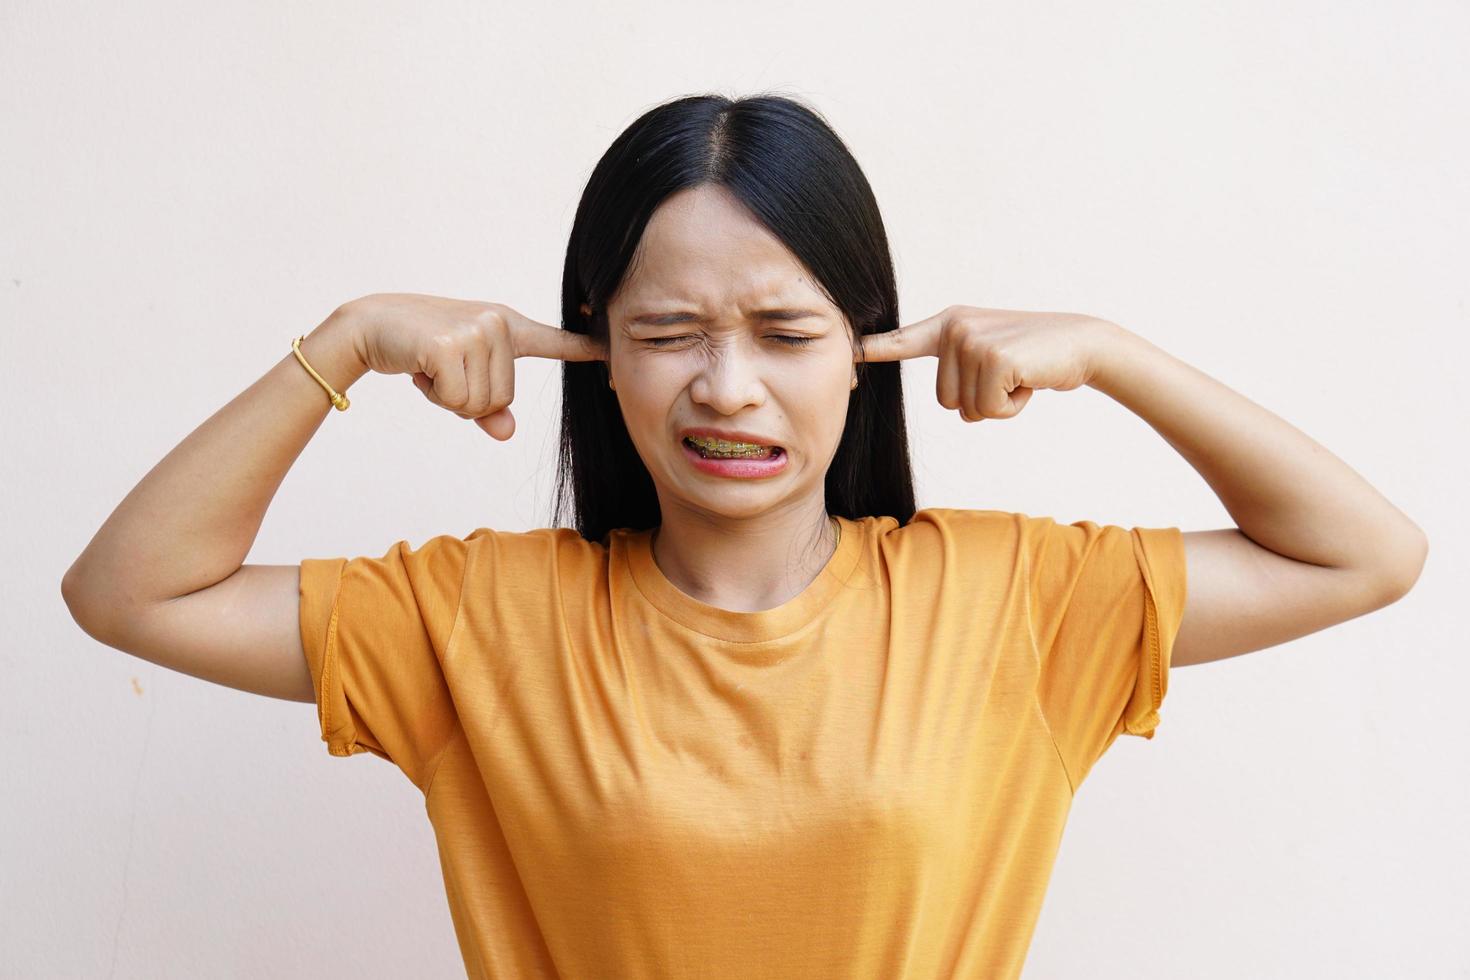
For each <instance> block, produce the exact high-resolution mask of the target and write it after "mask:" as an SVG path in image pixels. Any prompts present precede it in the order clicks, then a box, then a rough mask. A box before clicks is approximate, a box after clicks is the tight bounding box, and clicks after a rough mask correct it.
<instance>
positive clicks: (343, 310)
mask: <svg viewBox="0 0 1470 980" xmlns="http://www.w3.org/2000/svg"><path fill="white" fill-rule="evenodd" d="M362 328H363V320H362V311H361V309H360V308H358V307H354V306H353V305H352V304H351V303H344V304H343V305H341V306H339V307H337V309H335V310H333V311H332V313H331V314H330V315H329V316H328V317H327V318H326V319H325V320H323V321H322V322H321V323H320V324H318V325H317V327H316V329H315V330H313V331H312V332H311V333H309V334H307V335H306V339H304V340H302V341H301V354H302V356H303V357H305V358H306V360H307V362H308V363H309V364H310V365H311V367H312V370H314V371H316V373H318V374H320V375H321V376H322V379H323V380H325V381H326V382H327V384H329V385H331V386H332V389H333V390H334V391H336V392H338V393H339V394H340V393H341V392H344V391H346V390H347V389H348V388H349V387H350V386H351V385H352V383H353V382H355V381H356V380H357V379H358V378H360V377H362V376H363V375H364V374H368V373H369V372H370V371H371V370H372V369H371V368H370V367H368V363H367V358H366V356H365V354H364V347H363V343H362V338H363V329H362Z"/></svg>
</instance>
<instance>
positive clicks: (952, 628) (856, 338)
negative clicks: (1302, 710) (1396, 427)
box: [64, 96, 1426, 978]
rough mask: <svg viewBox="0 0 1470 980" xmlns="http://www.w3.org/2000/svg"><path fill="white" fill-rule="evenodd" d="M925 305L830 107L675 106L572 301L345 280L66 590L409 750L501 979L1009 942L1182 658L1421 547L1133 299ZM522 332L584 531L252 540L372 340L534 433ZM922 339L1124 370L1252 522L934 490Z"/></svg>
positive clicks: (965, 970)
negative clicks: (525, 416)
mask: <svg viewBox="0 0 1470 980" xmlns="http://www.w3.org/2000/svg"><path fill="white" fill-rule="evenodd" d="M897 307H898V303H897V294H896V288H895V283H894V274H893V268H892V264H891V261H890V256H889V251H888V244H887V239H886V236H885V233H884V229H883V223H882V221H881V220H880V217H879V212H878V208H877V205H876V203H875V202H874V199H873V196H872V194H871V192H870V190H869V187H868V184H867V182H866V181H865V179H864V178H863V175H862V173H861V171H860V169H859V168H858V165H857V164H856V162H855V161H854V160H853V158H852V157H851V155H850V154H849V153H848V151H847V150H846V148H845V147H844V145H843V144H842V142H841V141H840V139H839V138H838V137H837V136H836V135H835V134H834V133H833V132H832V130H831V129H830V128H829V127H828V126H827V125H826V123H825V122H824V121H823V120H822V119H821V118H820V117H819V116H818V115H817V114H816V113H815V112H814V111H812V110H810V109H809V108H807V107H805V106H802V105H800V104H799V103H796V102H794V101H792V100H789V99H785V98H779V97H756V98H748V99H742V100H739V101H731V100H729V99H725V98H721V97H715V96H705V97H690V98H684V99H679V100H677V101H674V102H670V103H667V104H664V105H662V106H659V107H656V108H655V109H653V110H651V111H649V112H648V113H646V114H645V115H643V116H642V117H641V118H639V119H638V120H637V121H636V122H635V123H634V124H633V125H632V126H630V127H629V128H628V129H627V130H626V131H625V132H624V133H622V134H621V135H620V136H619V137H618V138H617V140H616V141H615V142H614V143H613V145H612V146H611V148H610V149H609V150H608V151H607V153H606V154H605V155H604V157H603V158H602V160H601V161H600V162H599V164H598V166H597V168H596V169H595V171H594V172H593V174H592V176H591V178H590V180H589V183H588V186H587V188H586V191H585V193H584V195H583V198H582V201H581V204H580V206H579V208H578V210H577V214H576V218H575V222H574V225H573V228H572V233H571V241H570V244H569V247H568V249H567V255H566V263H565V268H564V278H563V289H562V310H561V314H562V320H563V324H564V326H563V327H562V328H560V329H558V328H556V327H552V326H549V325H546V324H542V323H537V322H535V321H533V320H530V319H528V318H527V317H525V316H523V315H521V314H520V313H518V312H517V311H515V310H513V309H510V308H509V307H507V306H505V305H504V304H500V303H495V302H480V301H469V300H457V299H447V298H442V297H434V296H423V295H417V294H375V295H371V296H366V297H363V298H360V299H357V300H353V301H351V302H349V303H346V304H344V305H343V306H342V307H340V308H339V309H337V310H336V311H334V312H333V313H332V314H331V316H329V317H328V318H327V319H326V320H325V321H324V322H323V323H322V324H321V325H320V326H318V327H317V328H316V329H315V330H313V331H312V333H311V335H310V336H308V337H306V338H304V340H302V342H301V343H300V348H299V352H300V356H298V354H297V351H295V350H293V351H292V352H291V354H289V355H287V356H285V357H283V358H282V360H281V361H280V362H279V363H278V364H276V366H275V367H274V368H272V369H271V370H270V371H269V372H267V373H266V375H265V376H264V377H263V378H261V379H260V380H259V381H257V382H256V383H255V384H254V385H252V386H251V387H250V388H248V389H247V390H246V391H245V392H244V393H243V394H241V395H240V396H239V397H237V398H236V399H235V400H234V401H232V402H230V403H229V404H228V405H227V406H225V407H224V408H223V409H222V410H220V411H219V412H218V413H217V414H216V415H214V416H213V417H211V418H210V419H208V420H207V421H206V422H205V423H204V424H203V425H201V426H200V427H199V428H198V429H197V430H196V431H195V432H193V433H192V434H191V435H190V436H189V437H188V438H187V439H185V440H184V441H183V442H182V443H181V444H180V445H179V446H178V447H177V448H176V449H174V450H173V451H172V452H171V453H170V454H169V455H168V456H167V457H165V458H164V460H163V461H162V462H161V463H160V464H159V465H158V466H156V467H155V468H154V469H153V471H152V472H150V473H149V474H148V475H147V477H146V478H145V479H144V480H143V481H142V482H141V483H140V484H139V485H138V487H137V488H136V489H134V491H133V492H132V493H131V494H129V495H128V497H127V498H126V499H125V500H124V501H123V502H122V504H121V505H120V506H119V507H118V509H117V511H116V512H115V513H114V514H113V515H112V516H111V518H109V520H108V521H107V523H106V524H105V525H104V526H103V527H102V529H101V530H100V531H99V532H98V534H97V536H96V537H95V538H94V539H93V541H92V542H91V544H90V545H89V546H88V548H87V550H86V552H84V553H83V555H82V556H81V557H80V558H79V559H78V561H77V563H76V564H75V565H74V566H73V567H72V569H71V571H70V572H69V573H68V576H67V581H66V582H65V583H64V592H65V594H66V596H67V601H68V603H69V605H70V607H71V608H72V610H73V613H74V615H75V616H76V618H77V620H78V622H79V623H81V624H82V626H83V628H85V629H86V630H87V631H88V632H89V633H90V634H91V635H93V636H95V637H97V638H98V639H99V640H101V641H103V642H105V643H107V644H109V645H112V646H115V647H117V648H119V649H122V650H126V651H128V652H131V653H134V654H136V655H138V656H140V657H144V658H146V659H148V660H150V661H153V662H155V663H158V664H162V665H164V666H167V667H170V668H173V669H176V670H181V671H185V672H187V673H190V674H193V675H195V676H199V677H203V678H206V679H209V680H212V681H216V682H218V683H222V684H227V685H230V686H232V687H236V688H240V689H243V690H248V691H255V692H259V693H261V694H266V695H270V696H274V697H282V698H295V699H299V700H302V701H313V702H315V703H316V704H317V706H318V716H319V721H320V729H321V736H322V738H323V740H324V741H325V742H326V743H327V749H328V751H329V752H331V753H332V754H334V755H339V756H346V755H352V754H356V753H361V752H370V753H373V754H375V755H378V756H381V757H383V758H385V759H388V760H390V761H391V762H393V763H394V764H395V765H397V766H398V767H399V768H400V769H402V771H403V772H404V773H405V774H406V775H407V776H408V778H409V779H411V780H412V781H413V783H414V784H415V785H416V786H417V787H418V788H419V789H420V790H422V792H423V793H424V794H425V800H426V806H427V812H428V814H429V819H430V820H431V821H432V823H433V826H434V830H435V833H436V835H437V839H438V841H439V847H440V855H441V860H442V868H443V872H444V880H445V886H446V889H447V891H448V898H449V906H450V909H451V911H452V914H453V919H454V926H455V929H456V933H457V936H458V939H459V943H460V946H461V950H462V952H463V955H464V961H465V964H466V968H467V970H468V972H469V974H470V975H472V976H476V977H482V976H497V977H551V976H567V977H692V976H706V977H744V976H750V977H843V978H855V977H883V978H892V977H940V976H944V977H949V976H965V977H986V978H1000V977H1014V976H1017V975H1018V974H1019V973H1020V970H1021V964H1022V961H1023V959H1024V957H1025V953H1026V949H1027V946H1028V944H1029V942H1030V939H1031V935H1032V931H1033V928H1034V925H1035V923H1036V919H1037V915H1038V913H1039V911H1040V908H1041V902H1042V898H1043V895H1044V892H1045V889H1046V884H1047V881H1048V877H1049V875H1050V872H1051V868H1052V863H1053V860H1054V857H1055V855H1056V852H1057V848H1058V845H1059V843H1060V839H1061V835H1062V830H1063V826H1064V824H1065V821H1066V818H1067V814H1068V811H1069V808H1070V805H1071V802H1072V799H1073V796H1074V794H1075V793H1076V791H1077V788H1078V787H1079V786H1080V785H1081V783H1082V781H1083V780H1084V779H1085V778H1086V777H1087V775H1088V773H1089V772H1090V770H1091V769H1092V767H1093V766H1094V764H1095V763H1096V762H1097V760H1098V759H1099V758H1100V757H1101V755H1102V754H1103V753H1104V752H1105V751H1106V749H1107V748H1108V747H1109V746H1110V745H1111V744H1112V743H1113V742H1114V741H1115V739H1116V738H1117V736H1118V735H1120V734H1130V735H1137V736H1141V737H1144V738H1152V737H1153V733H1154V729H1155V726H1156V725H1157V724H1158V721H1159V714H1158V712H1159V708H1160V704H1161V702H1162V700H1163V698H1164V695H1165V692H1166V690H1167V685H1168V672H1169V668H1170V666H1171V664H1172V665H1173V666H1182V665H1185V664H1192V663H1200V662H1203V661H1208V660H1216V659H1219V658H1222V657H1229V656H1234V655H1237V654H1242V653H1246V652H1248V651H1252V650H1259V649H1262V648H1264V647H1269V646H1272V645H1275V644H1279V643H1282V642H1285V641H1287V640H1290V639H1293V638H1295V637H1299V636H1303V635H1305V634H1308V633H1311V632H1314V631H1316V630H1320V629H1323V628H1324V627H1327V626H1330V625H1332V624H1335V623H1340V622H1342V621H1344V620H1347V619H1351V618H1353V617H1355V616H1359V615H1362V614H1363V613H1366V612H1368V611H1370V610H1373V609H1377V608H1379V607H1382V606H1384V605H1386V604H1388V603H1390V602H1392V601H1394V600H1395V599H1396V598H1397V597H1399V596H1401V595H1403V594H1404V592H1405V591H1406V590H1407V589H1408V588H1409V587H1410V586H1411V584H1412V583H1413V582H1414V580H1415V578H1416V577H1417V575H1418V572H1419V569H1420V567H1421V565H1422V563H1423V560H1424V557H1425V552H1426V544H1425V538H1424V535H1423V533H1422V532H1421V531H1420V530H1419V528H1418V527H1417V526H1416V525H1415V524H1414V523H1413V522H1412V521H1410V520H1409V519H1408V518H1407V517H1406V516H1405V515H1404V514H1402V513H1401V512H1400V511H1398V510H1397V509H1396V508H1394V507H1393V505H1391V504H1390V503H1389V502H1388V501H1387V500H1385V499H1384V498H1383V497H1382V496H1381V495H1379V494H1378V493H1377V492H1376V491H1375V490H1374V489H1373V488H1372V487H1370V486H1369V485H1368V484H1367V483H1365V482H1364V481H1363V480H1362V479H1361V478H1360V477H1359V476H1358V475H1357V474H1356V473H1354V472H1353V471H1352V470H1351V469H1349V468H1348V467H1347V466H1346V465H1345V464H1344V463H1343V462H1341V461H1340V460H1338V459H1337V458H1335V457H1334V456H1332V455H1331V454H1330V453H1328V452H1327V451H1326V450H1325V449H1323V448H1322V447H1321V446H1319V445H1317V444H1316V443H1315V442H1313V441H1312V440H1310V439H1309V438H1307V437H1306V436H1305V435H1303V434H1302V433H1300V432H1298V431H1297V430H1296V429H1294V428H1292V427H1291V426H1290V425H1288V424H1287V423H1286V422H1284V421H1282V420H1281V419H1279V418H1277V417H1275V416H1273V415H1272V414H1270V413H1269V412H1267V411H1266V410H1265V409H1263V408H1261V407H1259V406H1257V405H1255V404H1253V403H1252V402H1250V401H1248V400H1247V399H1245V398H1243V397H1241V396H1240V395H1238V394H1236V393H1235V392H1233V391H1231V390H1230V389H1229V388H1227V387H1225V386H1224V385H1222V384H1220V383H1218V382H1217V381H1214V380H1213V379H1211V378H1210V377H1208V376H1206V375H1204V374H1202V373H1200V372H1199V371H1197V370H1195V369H1194V368H1192V367H1190V366H1188V365H1186V364H1184V363H1182V362H1180V361H1178V360H1176V359H1174V358H1173V357H1171V356H1170V355H1168V354H1167V353H1165V352H1164V351H1162V350H1160V349H1159V348H1157V347H1155V346H1153V345H1151V344H1150V343H1148V342H1147V341H1145V340H1143V339H1142V338H1141V337H1138V336H1137V335H1134V334H1132V333H1130V332H1129V331H1128V330H1126V329H1124V328H1123V327H1121V326H1119V325H1117V324H1114V323H1110V322H1107V321H1105V320H1102V319H1099V318H1097V317H1092V316H1086V315H1082V314H1063V313H1028V312H1022V311H1016V310H996V309H980V308H976V307H972V306H966V305H956V306H951V307H949V308H947V309H945V310H943V311H941V312H939V313H937V314H935V315H933V316H930V317H928V318H927V319H922V320H919V321H917V322H913V323H910V324H908V325H906V326H902V327H900V326H899V321H898V311H897ZM525 356H531V357H553V358H559V359H561V360H563V361H565V364H564V365H563V405H562V435H561V457H560V461H561V464H562V466H561V470H560V478H561V483H560V486H559V491H558V495H557V502H556V510H557V515H555V516H556V518H557V519H559V518H561V517H563V516H565V515H566V514H568V513H569V514H570V518H571V524H572V526H570V527H569V526H560V525H559V526H554V527H544V528H539V529H536V530H531V531H524V532H510V531H497V530H492V529H487V528H479V529H477V530H475V531H474V532H473V533H471V534H469V535H467V536H463V537H460V536H456V535H449V534H446V535H440V536H438V537H434V538H432V539H430V540H428V541H427V542H425V543H423V544H422V546H420V547H418V548H413V547H410V546H409V544H408V542H406V541H399V542H398V543H397V544H396V545H395V546H394V547H393V548H391V549H389V551H388V552H387V553H386V554H384V555H383V556H382V557H380V558H374V557H358V558H353V559H351V560H347V559H343V558H330V559H305V560H303V561H302V562H301V563H300V565H299V566H295V565H288V566H264V565H242V564H241V563H242V561H243V559H244V557H245V555H246V554H247V553H248V552H249V549H250V545H251V543H252V541H253V539H254V536H255V533H256V530H257V529H258V527H259V526H260V523H261V520H262V518H263V517H264V514H265V511H266V508H267V507H268V505H269V503H270V501H271V498H272V496H273V494H274V493H275V490H276V488H277V487H278V486H279V485H280V483H281V480H282V479H283V478H284V477H285V475H286V472H287V471H288V469H289V468H290V466H291V463H292V462H293V461H294V460H295V459H296V457H297V456H298V455H299V454H300V452H301V451H302V449H303V448H304V447H305V445H306V444H307V442H308V441H309V440H310V438H311V436H312V434H313V433H314V432H315V431H316V429H317V427H318V426H319V425H320V424H321V422H322V419H323V418H324V417H325V415H326V413H327V412H328V411H329V409H330V407H331V405H332V404H333V396H339V395H340V393H341V392H342V391H345V390H346V389H347V388H348V387H350V386H351V384H352V383H353V382H354V381H356V380H357V379H358V378H359V377H361V376H362V375H363V374H365V373H367V372H369V371H374V372H378V373H383V374H411V375H412V376H413V380H414V383H415V384H416V385H417V386H418V388H419V390H420V391H422V392H423V394H424V395H425V396H426V397H427V398H428V399H429V400H430V401H431V402H433V403H434V404H436V405H438V406H440V407H442V408H444V409H447V410H449V411H452V412H454V413H455V414H456V415H458V416H460V417H461V418H465V419H472V420H474V422H475V424H477V425H478V426H480V427H481V428H483V429H484V430H485V431H486V432H487V433H488V434H490V435H491V436H493V437H495V438H497V439H507V438H510V437H511V435H512V433H513V431H514V427H515V422H514V419H513V417H512V415H511V412H510V408H509V406H510V404H511V401H512V396H513V389H514V359H515V358H517V357H525ZM915 357H933V358H937V363H938V386H937V395H938V400H939V402H940V404H942V405H943V406H945V407H946V408H951V409H955V410H957V411H959V412H960V414H961V416H962V417H963V418H964V419H966V420H967V421H980V420H982V419H1006V418H1010V417H1012V416H1014V415H1016V414H1017V413H1018V412H1020V411H1021V410H1022V409H1023V408H1024V407H1025V405H1026V404H1027V402H1028V400H1029V399H1030V397H1031V395H1032V392H1033V391H1035V390H1036V389H1038V388H1052V389H1057V390H1063V391H1065V390H1071V389H1074V388H1077V387H1079V386H1082V385H1091V386H1092V387H1094V388H1097V389H1098V390H1101V391H1103V392H1105V393H1107V394H1108V395H1109V396H1111V397H1113V398H1114V399H1116V400H1118V401H1119V402H1120V403H1122V404H1123V405H1125V406H1127V407H1128V408H1129V409H1131V410H1132V411H1134V412H1135V413H1137V414H1138V415H1139V416H1140V417H1141V418H1142V419H1143V420H1144V421H1145V422H1147V423H1148V424H1149V425H1151V426H1152V427H1153V428H1154V429H1155V430H1156V431H1158V433H1159V434H1160V435H1161V436H1163V438H1164V439H1166V440H1167V441H1168V442H1169V444H1170V445H1171V446H1173V447H1174V448H1175V449H1176V450H1177V451H1178V452H1179V453H1180V454H1181V455H1182V456H1183V457H1184V458H1185V459H1186V460H1188V462H1189V463H1190V464H1191V465H1193V466H1194V467H1195V468H1196V469H1197V470H1198V471H1199V473H1200V475H1201V476H1202V477H1203V478H1204V479H1205V480H1206V481H1207V482H1208V483H1209V485H1210V487H1211V488H1212V489H1213V490H1214V491H1215V492H1216V493H1217V494H1218V495H1219V497H1220V500H1221V502H1222V503H1223V504H1224V505H1225V507H1226V508H1227V509H1228V510H1229V512H1230V514H1231V515H1232V517H1233V518H1234V519H1235V520H1236V521H1237V522H1238V524H1239V526H1238V527H1237V528H1231V529H1225V530H1212V531H1199V532H1190V533H1181V532H1180V530H1179V529H1178V528H1177V527H1153V528H1137V527H1135V528H1124V527H1120V526H1115V525H1103V526H1100V525H1098V524H1097V523H1094V522H1092V521H1079V522H1077V523H1075V524H1059V523H1058V522H1056V521H1055V520H1053V519H1051V518H1047V517H1032V516H1029V515H1026V514H1019V513H1008V512H1002V511H994V510H961V509H951V508H930V509H924V510H918V511H916V510H915V505H914V494H913V486H912V479H911V476H910V470H909V463H908V456H907V441H906V436H905V427H904V413H903V400H902V388H901V384H900V370H899V369H900V364H899V362H900V361H902V360H904V359H907V358H915ZM337 401H338V404H339V405H341V406H342V407H345V400H343V399H340V398H338V399H337ZM1186 586H1187V587H1186Z"/></svg>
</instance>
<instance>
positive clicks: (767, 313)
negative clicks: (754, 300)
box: [628, 307, 822, 327]
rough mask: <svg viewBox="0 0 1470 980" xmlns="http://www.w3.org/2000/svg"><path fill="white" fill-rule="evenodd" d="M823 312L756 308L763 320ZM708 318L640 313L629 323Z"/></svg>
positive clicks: (665, 323) (657, 323)
mask: <svg viewBox="0 0 1470 980" xmlns="http://www.w3.org/2000/svg"><path fill="white" fill-rule="evenodd" d="M821 315H822V314H820V313H818V312H816V311H815V310H801V309H788V308H784V307H783V308H780V309H772V310H756V312H755V316H756V317H757V318H758V319H761V320H803V319H806V318H807V317H820V316H821ZM705 319H706V318H705V317H701V316H700V315H699V314H697V313H640V314H639V315H637V316H635V317H631V318H630V319H629V320H628V322H629V323H646V324H649V325H650V326H655V327H666V326H669V325H670V324H674V323H689V322H691V321H692V322H703V321H704V320H705Z"/></svg>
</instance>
